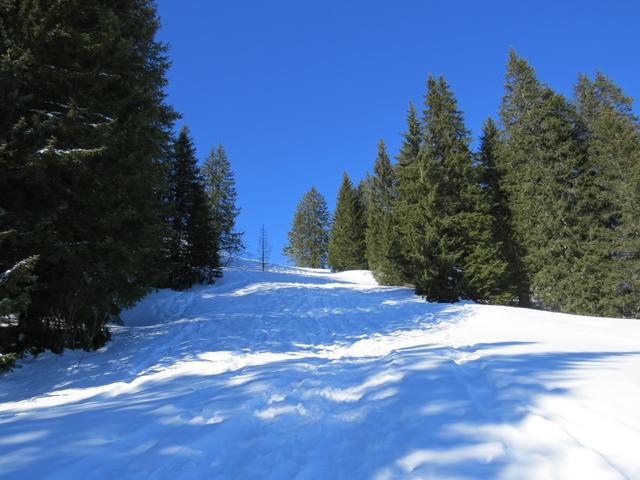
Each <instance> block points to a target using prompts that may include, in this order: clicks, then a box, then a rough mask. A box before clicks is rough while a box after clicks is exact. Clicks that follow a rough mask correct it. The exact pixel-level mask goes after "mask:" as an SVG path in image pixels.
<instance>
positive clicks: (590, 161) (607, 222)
mask: <svg viewBox="0 0 640 480" xmlns="http://www.w3.org/2000/svg"><path fill="white" fill-rule="evenodd" d="M575 103H576V107H577V110H578V114H579V119H580V122H581V127H582V129H583V136H582V140H583V142H584V144H585V148H586V151H587V165H586V168H585V169H584V170H585V171H586V172H587V174H588V175H589V176H590V177H591V178H592V183H593V187H594V188H592V189H591V190H590V193H591V194H590V195H589V196H588V197H586V198H584V199H583V204H581V205H579V208H580V209H581V212H585V211H586V212H585V213H586V214H588V215H589V216H590V217H591V218H592V221H591V223H590V225H589V227H590V228H589V230H588V233H589V234H588V237H587V238H586V239H585V241H584V246H585V247H586V248H588V249H589V251H590V253H591V255H590V256H589V258H590V259H591V261H592V264H593V265H592V268H593V267H594V266H595V270H596V274H595V275H592V276H590V277H589V278H585V279H584V280H583V282H584V283H587V284H588V285H589V286H590V287H591V290H592V291H593V296H592V302H591V303H590V304H589V305H585V306H584V307H583V310H584V311H586V312H587V313H592V314H598V315H609V316H623V317H638V316H639V315H640V215H639V214H638V209H637V208H636V206H637V205H638V204H639V203H640V128H639V125H638V118H637V117H636V116H635V114H634V113H633V110H632V105H633V103H632V100H631V99H630V98H629V97H627V96H626V95H625V94H624V92H623V91H622V90H621V89H620V88H619V87H618V86H617V85H615V84H614V83H613V82H611V80H609V79H608V78H607V77H605V76H604V75H603V74H602V73H597V74H596V76H595V78H594V79H593V80H591V79H589V78H588V77H586V76H584V75H581V76H580V77H579V79H578V83H577V85H576V88H575Z"/></svg>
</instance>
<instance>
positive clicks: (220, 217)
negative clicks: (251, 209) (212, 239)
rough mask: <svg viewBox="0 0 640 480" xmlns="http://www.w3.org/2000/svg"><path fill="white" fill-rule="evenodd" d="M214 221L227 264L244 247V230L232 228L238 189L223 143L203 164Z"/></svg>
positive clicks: (237, 211) (236, 212)
mask: <svg viewBox="0 0 640 480" xmlns="http://www.w3.org/2000/svg"><path fill="white" fill-rule="evenodd" d="M202 172H203V174H204V179H205V186H206V191H207V195H208V197H209V202H210V205H211V208H212V210H213V216H214V219H215V220H214V221H215V223H216V225H217V226H218V228H219V235H220V239H219V241H220V250H221V254H222V257H223V262H224V263H225V264H228V263H229V262H230V261H231V258H232V257H233V256H234V255H237V254H239V253H240V252H242V251H243V250H244V243H243V241H242V236H243V232H238V231H236V229H235V226H236V217H237V216H238V214H239V213H240V208H238V207H237V205H236V201H237V196H238V195H237V192H236V187H235V178H234V176H233V171H232V170H231V163H230V162H229V158H228V157H227V154H226V152H225V150H224V148H223V146H222V145H218V146H217V147H216V148H215V149H213V150H211V152H210V153H209V156H208V157H207V158H206V159H205V162H204V165H203V167H202Z"/></svg>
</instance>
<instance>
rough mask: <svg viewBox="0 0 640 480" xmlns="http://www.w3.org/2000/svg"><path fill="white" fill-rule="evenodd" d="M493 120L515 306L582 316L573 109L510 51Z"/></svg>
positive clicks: (579, 183)
mask: <svg viewBox="0 0 640 480" xmlns="http://www.w3.org/2000/svg"><path fill="white" fill-rule="evenodd" d="M500 116H501V120H502V124H503V126H504V137H505V148H504V150H503V151H504V155H502V157H501V162H502V164H501V168H502V169H503V171H504V172H505V175H504V179H505V182H504V186H505V191H506V193H507V195H508V196H509V205H510V211H511V218H512V228H513V232H514V242H515V246H516V251H517V252H518V253H519V255H520V261H521V263H522V265H523V267H524V268H523V270H524V275H522V276H520V277H519V278H520V284H519V285H518V287H519V292H520V301H521V304H522V303H525V302H526V298H527V297H531V296H533V298H534V300H535V301H536V302H537V304H538V305H540V306H543V307H544V308H548V309H552V310H560V311H575V312H576V313H578V312H579V313H586V311H587V307H586V305H588V304H591V303H593V301H594V298H593V297H594V295H595V294H596V293H595V292H593V291H592V292H589V291H587V290H586V289H585V287H586V286H587V285H588V284H587V283H586V282H585V281H584V280H585V278H588V277H590V276H592V275H593V271H592V270H593V267H592V266H593V261H592V259H591V258H589V257H588V256H585V253H586V252H585V250H584V249H583V248H582V245H583V241H584V235H585V234H586V232H588V230H589V226H588V224H589V223H590V220H589V218H588V216H585V215H580V213H579V211H578V208H577V207H578V206H579V205H580V204H581V202H582V200H581V198H582V197H584V195H585V192H586V191H588V190H589V188H590V187H589V186H588V180H589V178H588V175H585V172H584V159H585V156H584V150H583V148H582V147H581V143H580V141H579V139H580V133H579V129H578V128H577V122H576V118H575V117H576V115H575V111H574V109H573V108H572V107H571V105H569V104H568V102H567V101H566V100H565V99H564V98H563V97H561V96H560V95H558V94H556V93H554V92H553V91H551V90H550V89H549V88H548V87H546V86H544V85H542V84H541V83H540V82H539V81H538V80H537V78H536V76H535V73H534V71H533V69H532V68H531V67H530V66H529V65H528V63H527V62H526V61H525V60H524V59H522V58H519V57H517V56H516V54H515V53H514V52H513V51H511V52H510V54H509V62H508V66H507V75H506V82H505V94H504V97H503V100H502V105H501V109H500ZM527 290H529V293H528V294H527V293H526V292H527Z"/></svg>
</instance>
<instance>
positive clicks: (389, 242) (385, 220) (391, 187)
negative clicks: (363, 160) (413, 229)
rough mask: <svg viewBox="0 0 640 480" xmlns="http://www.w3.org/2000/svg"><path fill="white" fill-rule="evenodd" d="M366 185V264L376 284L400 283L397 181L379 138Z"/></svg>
mask: <svg viewBox="0 0 640 480" xmlns="http://www.w3.org/2000/svg"><path fill="white" fill-rule="evenodd" d="M369 184H370V187H369V189H368V190H369V202H368V203H369V207H368V208H367V209H366V216H367V229H366V237H365V238H366V246H367V251H366V254H367V263H368V265H369V269H370V270H371V272H372V273H373V276H374V277H375V279H376V280H377V281H378V283H380V284H382V285H399V284H402V276H401V275H400V272H399V269H398V261H399V255H400V252H399V248H400V247H399V239H398V238H397V235H396V221H395V217H394V211H393V208H394V205H395V204H396V201H397V196H398V193H397V181H396V177H395V173H394V170H393V166H392V165H391V161H390V160H389V156H388V155H387V151H386V148H385V145H384V142H383V141H382V140H380V142H379V143H378V155H377V157H376V161H375V163H374V166H373V176H372V177H371V180H370V182H369Z"/></svg>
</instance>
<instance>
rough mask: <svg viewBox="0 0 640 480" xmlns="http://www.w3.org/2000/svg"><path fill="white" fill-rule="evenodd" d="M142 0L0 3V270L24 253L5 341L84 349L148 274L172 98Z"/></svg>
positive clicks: (151, 12) (156, 260) (151, 278)
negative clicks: (26, 298)
mask: <svg viewBox="0 0 640 480" xmlns="http://www.w3.org/2000/svg"><path fill="white" fill-rule="evenodd" d="M157 29H158V18H157V15H156V10H155V5H154V3H153V2H152V1H145V0H137V1H133V0H131V1H124V2H119V3H118V4H117V5H116V4H113V3H108V2H106V3H105V2H102V1H98V0H87V1H86V2H77V1H72V0H60V1H58V2H55V4H52V3H51V2H48V1H44V0H30V1H26V2H2V3H0V51H1V52H2V55H0V72H2V73H1V74H0V95H2V99H1V100H0V144H1V145H2V146H1V147H0V171H2V175H0V210H1V211H3V212H4V213H3V215H2V216H1V217H0V232H1V233H0V271H4V270H9V269H11V268H12V267H13V266H15V265H16V264H19V263H20V262H22V261H25V260H26V259H34V258H37V259H38V260H37V262H35V264H34V265H33V275H34V278H35V279H36V280H34V284H33V288H32V290H31V295H30V297H31V298H30V303H29V305H28V307H27V308H26V310H24V311H21V312H15V314H16V315H17V317H18V323H19V325H18V329H17V330H18V331H19V337H20V339H21V346H20V347H19V348H27V347H30V348H33V349H35V350H41V349H43V348H51V349H53V350H54V351H61V350H62V349H63V348H65V347H83V348H86V349H92V348H97V347H99V346H100V345H102V344H103V343H104V342H105V341H106V340H107V338H108V336H109V333H108V329H107V327H106V323H107V321H108V320H109V319H112V318H116V317H117V315H118V313H119V312H120V310H121V309H122V308H123V307H127V306H130V305H132V304H133V302H135V301H136V300H137V299H139V298H140V297H141V296H142V295H143V294H144V293H145V292H147V291H148V289H149V288H150V287H151V286H152V285H153V284H155V283H156V282H157V281H158V278H159V277H160V275H161V274H162V273H163V272H162V268H163V267H162V263H161V260H162V248H163V240H162V239H163V238H164V232H163V223H162V215H161V210H160V196H161V191H162V171H161V166H160V163H161V160H162V158H163V157H164V155H165V154H166V147H167V145H168V143H169V138H170V131H171V127H172V123H173V121H174V119H175V113H174V112H173V110H172V109H171V108H170V107H168V106H167V105H166V104H165V101H164V99H165V95H164V93H163V88H164V86H165V84H166V79H165V73H166V70H167V68H168V61H167V58H166V47H165V46H164V45H163V44H161V43H159V42H157V41H156V40H155V39H154V37H155V34H156V31H157Z"/></svg>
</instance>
